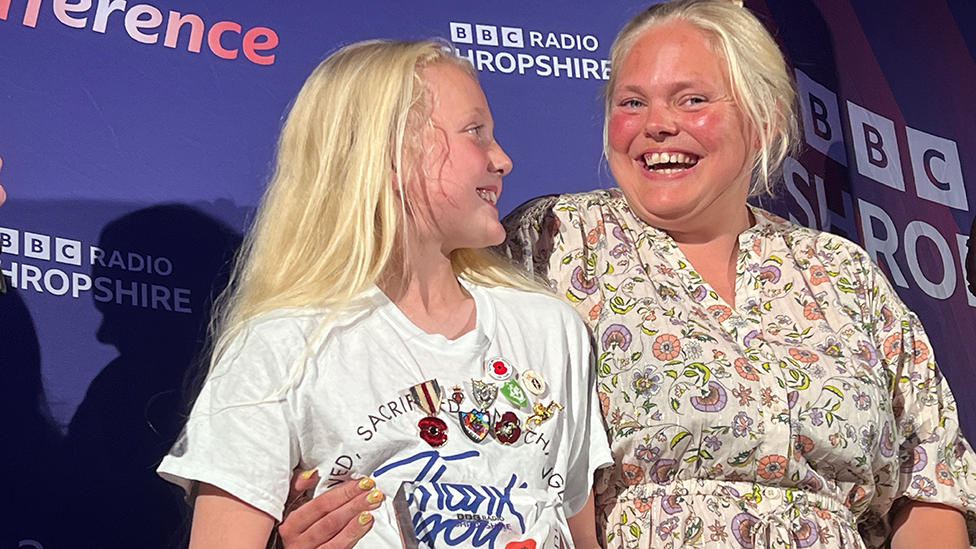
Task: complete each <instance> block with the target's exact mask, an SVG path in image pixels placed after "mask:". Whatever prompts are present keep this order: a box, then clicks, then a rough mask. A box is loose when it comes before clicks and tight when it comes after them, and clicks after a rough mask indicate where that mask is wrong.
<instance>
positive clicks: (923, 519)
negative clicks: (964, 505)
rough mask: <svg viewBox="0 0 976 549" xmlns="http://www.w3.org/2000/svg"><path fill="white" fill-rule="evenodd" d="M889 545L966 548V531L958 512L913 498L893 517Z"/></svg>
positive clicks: (893, 548)
mask: <svg viewBox="0 0 976 549" xmlns="http://www.w3.org/2000/svg"><path fill="white" fill-rule="evenodd" d="M893 530H894V531H893V532H892V534H891V549H915V548H917V547H935V546H938V547H940V548H943V549H967V548H968V547H969V535H968V534H967V533H966V520H965V519H964V518H963V516H962V513H960V512H959V511H957V510H955V509H953V508H952V507H947V506H945V505H939V504H937V503H923V502H919V501H913V502H911V503H909V504H907V505H905V507H904V508H903V509H902V510H901V511H900V512H899V513H898V516H897V517H895V523H894V525H893Z"/></svg>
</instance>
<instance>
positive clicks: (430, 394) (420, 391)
mask: <svg viewBox="0 0 976 549" xmlns="http://www.w3.org/2000/svg"><path fill="white" fill-rule="evenodd" d="M410 398H412V399H413V402H414V403H415V404H416V405H417V406H419V407H420V409H421V410H423V411H424V412H426V413H427V417H425V418H423V419H421V420H420V422H419V423H417V427H418V428H419V429H420V438H421V439H423V441H424V442H426V443H427V444H430V445H431V446H433V447H435V448H436V447H438V446H443V445H444V443H446V442H447V423H446V422H445V421H444V420H443V419H441V418H439V417H437V413H438V412H439V411H440V409H441V386H440V385H439V384H438V383H437V380H436V379H428V380H427V381H425V382H423V383H418V384H417V385H414V386H413V387H411V388H410Z"/></svg>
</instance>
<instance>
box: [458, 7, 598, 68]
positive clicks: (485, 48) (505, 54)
mask: <svg viewBox="0 0 976 549" xmlns="http://www.w3.org/2000/svg"><path fill="white" fill-rule="evenodd" d="M451 42H453V43H454V47H455V49H456V50H457V52H458V55H460V56H461V57H465V58H467V59H468V61H471V64H472V65H474V66H475V68H476V69H477V70H478V72H499V73H503V74H521V75H525V74H528V75H535V76H542V77H551V78H573V79H579V80H606V79H608V78H609V77H610V61H609V60H607V59H602V58H601V57H600V56H599V54H598V53H597V51H598V50H599V49H600V40H599V39H598V38H597V37H596V36H594V35H592V34H579V33H569V32H558V31H541V30H526V29H524V28H521V27H507V26H503V25H484V24H478V23H464V22H457V21H452V22H451Z"/></svg>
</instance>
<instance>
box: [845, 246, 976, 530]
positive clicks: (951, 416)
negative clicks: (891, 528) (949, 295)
mask: <svg viewBox="0 0 976 549" xmlns="http://www.w3.org/2000/svg"><path fill="white" fill-rule="evenodd" d="M854 258H855V261H857V262H858V263H859V266H858V267H859V270H860V272H862V273H865V276H866V277H867V284H865V285H864V287H865V288H867V289H868V295H867V299H866V302H867V306H866V307H865V309H866V310H864V311H863V312H864V313H865V314H866V315H867V322H868V323H869V324H871V325H873V328H874V329H873V334H874V344H875V347H876V348H877V349H878V352H879V357H878V358H879V360H880V361H881V362H882V363H883V364H884V366H885V369H886V371H887V372H889V375H890V382H889V389H890V391H891V399H892V409H893V411H894V416H895V422H896V427H895V433H893V434H892V437H893V439H894V440H893V443H894V445H895V446H896V447H898V449H899V456H900V463H901V467H900V468H899V471H898V473H897V492H896V494H895V497H896V498H897V497H907V498H909V499H912V500H916V501H923V502H929V503H940V504H943V505H948V506H951V507H955V508H956V509H958V510H960V511H961V512H963V513H964V514H966V515H967V522H969V523H970V524H969V526H970V530H969V531H970V532H974V531H976V529H974V528H973V526H976V523H974V520H973V519H974V516H973V510H974V509H976V455H974V453H973V449H972V446H971V445H970V444H969V442H968V441H967V440H966V437H965V436H964V435H963V433H962V430H961V429H960V426H959V416H958V412H957V409H956V402H955V399H954V398H953V396H952V391H951V390H950V389H949V385H948V383H947V382H946V380H945V378H944V377H943V376H942V372H941V371H940V370H939V367H938V366H937V365H936V362H935V356H934V354H933V351H932V345H931V344H930V343H929V338H928V336H927V335H926V333H925V330H924V329H923V327H922V323H921V322H920V321H919V319H918V317H917V316H915V314H914V313H912V312H911V311H910V310H908V308H907V307H906V306H905V305H904V303H902V301H901V300H900V299H899V298H898V295H897V294H896V293H895V292H894V290H893V289H892V288H891V286H890V284H889V283H888V281H887V279H886V278H885V277H884V275H882V274H881V272H880V271H879V270H878V268H877V267H876V266H875V265H874V264H873V263H872V262H871V261H870V259H868V258H867V256H866V254H865V253H864V252H862V251H860V250H857V251H856V252H855V254H854ZM882 442H884V441H882ZM972 541H976V540H971V542H972Z"/></svg>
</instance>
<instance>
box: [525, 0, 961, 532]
mask: <svg viewBox="0 0 976 549" xmlns="http://www.w3.org/2000/svg"><path fill="white" fill-rule="evenodd" d="M611 62H612V70H611V74H610V79H609V81H608V83H607V87H606V119H605V125H604V137H605V140H604V150H605V155H606V158H607V161H608V163H609V165H610V169H611V171H612V172H613V175H614V179H615V180H616V182H617V185H618V186H619V189H609V190H598V191H594V192H589V193H581V194H573V195H562V196H558V197H551V198H545V199H540V200H537V201H535V202H532V203H530V204H528V205H525V206H523V207H522V208H520V209H518V210H517V211H515V212H513V214H512V215H511V216H510V218H508V219H506V225H507V226H508V228H509V239H508V243H507V244H508V246H507V249H508V250H509V252H510V254H511V255H512V257H513V258H514V259H516V261H518V262H520V263H522V264H523V265H524V266H525V267H526V268H528V269H534V270H535V271H536V273H538V274H539V275H541V276H544V277H545V278H547V279H549V280H550V281H551V284H552V286H553V288H554V290H555V291H556V293H558V294H559V295H564V296H567V297H568V298H569V299H570V300H571V301H573V302H574V303H575V307H576V310H577V312H578V313H579V314H580V315H581V316H582V317H583V318H584V320H585V321H586V322H587V325H588V326H589V327H590V329H591V330H592V331H593V333H594V336H595V339H596V341H597V346H598V349H597V355H598V357H599V358H598V363H597V372H598V377H599V381H598V390H599V398H600V401H601V405H602V409H603V413H604V415H605V418H606V422H607V427H608V430H609V434H610V437H611V446H612V451H613V456H614V467H613V468H612V470H611V472H610V474H609V475H608V477H607V479H606V486H605V488H604V487H601V488H599V489H598V495H597V500H598V508H600V509H601V510H602V511H603V513H604V514H605V516H606V517H607V523H606V527H607V538H606V539H607V543H608V545H609V546H611V547H628V548H631V547H633V548H649V547H674V548H678V547H706V548H712V547H714V548H719V547H721V548H726V547H729V548H735V549H753V548H772V547H777V548H779V547H784V548H785V547H821V548H828V547H855V548H860V547H865V546H867V547H878V546H881V545H884V544H889V543H890V546H891V547H892V548H908V547H935V546H938V547H940V548H949V547H953V548H957V549H958V548H962V547H967V546H968V545H969V538H968V536H967V528H966V523H965V520H964V517H965V516H969V517H972V516H973V515H972V512H973V509H974V505H976V477H974V473H976V460H974V455H973V450H972V448H971V446H970V445H969V443H968V442H967V441H966V439H965V437H964V436H963V434H962V433H961V431H960V429H959V421H958V417H957V413H956V408H955V403H954V401H953V398H952V394H951V392H950V391H949V388H948V386H947V385H946V383H945V381H944V380H943V378H942V376H941V374H940V373H939V371H938V368H937V366H936V363H935V361H934V359H933V356H932V351H931V346H930V345H929V342H928V339H927V337H926V335H925V331H924V330H923V328H922V326H921V324H920V323H919V321H918V318H917V317H916V316H915V315H914V314H913V313H912V312H911V311H910V310H908V309H907V308H906V307H905V305H904V304H903V303H902V302H901V300H900V299H899V298H898V295H897V294H896V293H895V291H894V290H893V289H892V287H891V285H890V284H889V283H888V281H887V280H886V279H885V277H884V275H883V274H882V273H881V272H880V270H879V269H878V268H877V267H876V266H875V265H874V264H872V262H871V260H870V258H869V256H868V255H867V253H866V252H864V250H862V249H861V248H859V247H858V246H856V245H855V244H853V243H851V242H849V241H847V240H845V239H843V238H841V237H838V236H836V235H832V234H828V233H822V232H818V231H814V230H810V229H806V228H803V227H799V226H796V225H794V224H792V223H789V222H788V221H785V220H783V219H780V218H778V217H776V216H774V215H772V214H770V213H768V212H765V211H763V210H761V209H759V208H756V207H753V206H750V205H748V204H747V199H748V198H750V197H757V196H762V195H764V194H768V193H769V191H770V189H771V186H772V184H773V183H774V182H775V178H774V175H775V174H776V173H777V168H778V166H779V165H780V163H781V162H782V160H783V159H784V158H785V156H786V155H787V154H788V153H789V152H790V151H791V150H792V149H793V147H794V144H795V143H796V139H797V137H796V136H797V129H796V126H797V123H796V115H795V111H794V105H795V102H796V97H795V91H794V87H793V84H792V80H791V77H790V74H789V72H788V70H787V67H786V63H785V62H784V60H783V57H782V54H781V53H780V51H779V49H778V48H777V46H776V43H775V41H774V40H773V38H772V37H771V36H770V35H769V33H768V32H767V31H766V30H765V28H764V27H763V25H762V24H761V23H760V22H759V21H758V20H757V19H756V17H755V16H753V15H752V14H751V13H750V12H749V11H748V10H746V9H744V8H742V7H739V6H736V5H733V4H731V3H729V2H726V1H720V0H677V1H673V2H665V3H661V4H656V5H654V6H651V7H650V8H648V9H646V10H645V11H643V12H641V13H639V14H638V15H636V16H635V17H634V18H633V19H631V20H630V21H629V22H628V23H627V24H626V25H625V26H624V28H623V29H622V30H621V32H620V34H619V35H618V36H617V39H616V41H615V42H614V44H613V46H612V48H611Z"/></svg>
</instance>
